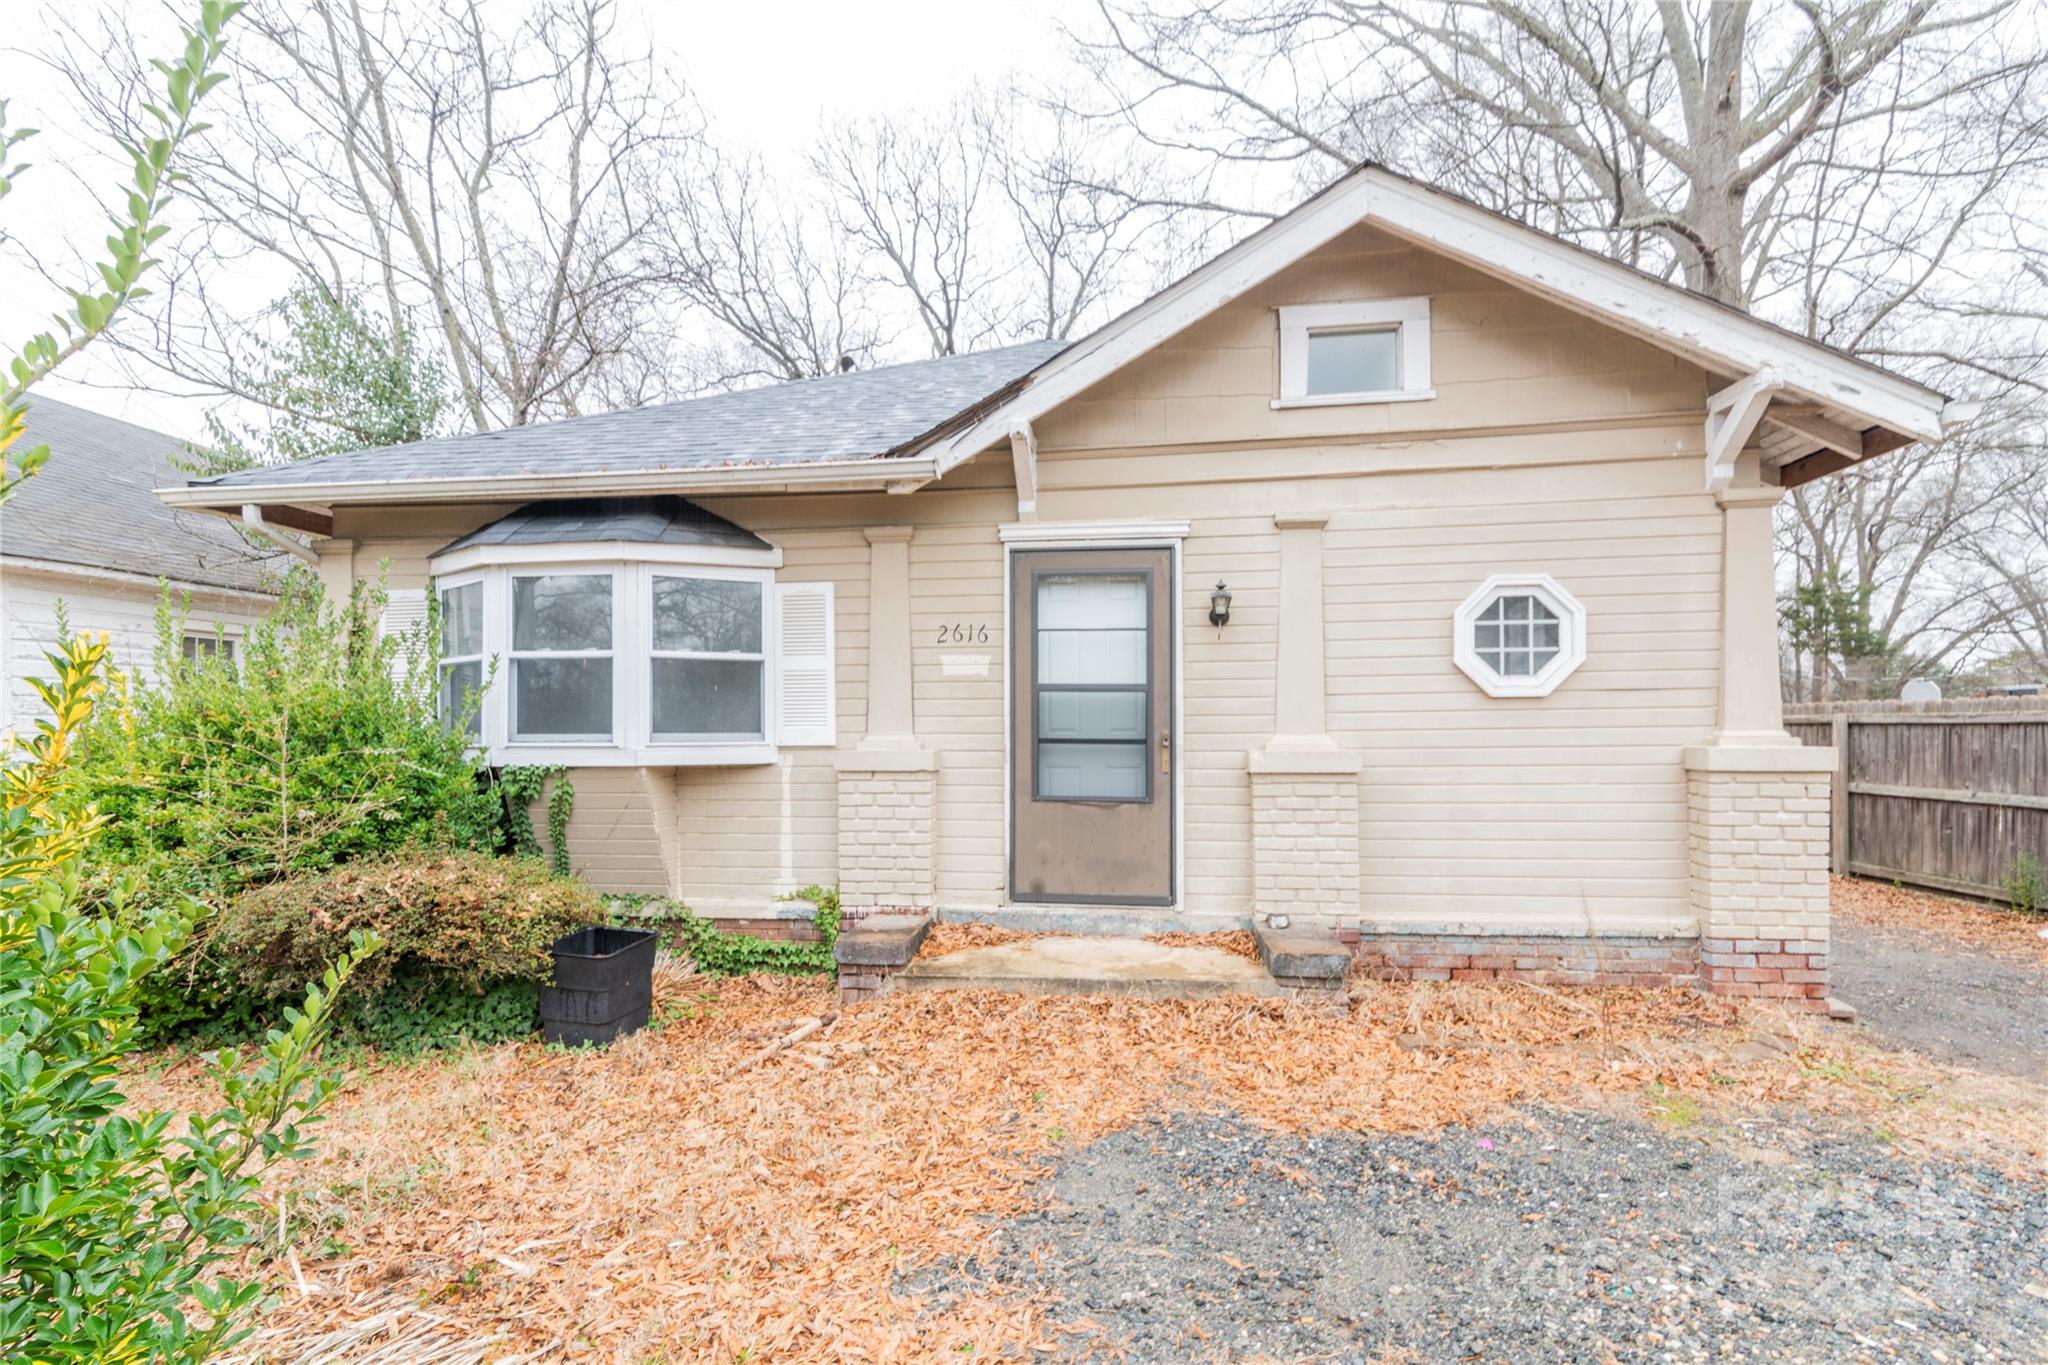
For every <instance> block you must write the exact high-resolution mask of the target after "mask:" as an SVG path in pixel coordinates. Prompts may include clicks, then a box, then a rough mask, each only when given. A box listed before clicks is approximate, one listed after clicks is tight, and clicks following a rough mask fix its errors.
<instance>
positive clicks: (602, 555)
mask: <svg viewBox="0 0 2048 1365" xmlns="http://www.w3.org/2000/svg"><path fill="white" fill-rule="evenodd" d="M629 561H630V562H632V563H636V564H669V565H685V566H689V565H695V566H698V567H705V566H709V567H713V568H732V569H779V568H781V567H782V550H781V548H780V547H779V546H778V547H773V548H770V549H766V550H742V549H737V548H735V547H733V546H729V545H650V544H646V543H644V542H639V541H630V540H592V541H564V542H558V543H553V544H545V545H468V546H464V547H463V548H462V549H460V550H456V551H454V552H452V553H450V554H443V555H435V556H433V557H432V558H431V559H429V560H428V561H427V568H428V569H429V570H430V571H431V572H432V573H434V574H435V575H436V576H437V577H445V576H446V575H448V574H457V573H467V572H469V571H470V570H472V569H497V568H535V567H547V566H551V565H559V564H620V563H625V562H629Z"/></svg>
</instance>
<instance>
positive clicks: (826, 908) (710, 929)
mask: <svg viewBox="0 0 2048 1365" xmlns="http://www.w3.org/2000/svg"><path fill="white" fill-rule="evenodd" d="M782 899H783V900H785V901H809V902H810V903H811V904H813V905H815V906H816V907H817V909H816V911H815V912H813V914H812V915H811V924H812V925H813V926H814V927H815V928H816V929H817V931H818V941H817V942H815V943H790V942H785V941H782V940H777V939H765V938H757V937H755V936H754V935H752V934H728V933H726V932H725V931H724V930H722V929H720V928H719V927H718V925H717V922H716V921H713V920H709V919H705V918H704V917H702V916H700V915H697V914H694V913H693V912H692V911H691V910H690V908H689V907H688V906H686V905H681V904H678V903H675V902H671V901H660V900H652V899H649V898H646V897H636V896H619V897H614V898H613V899H612V902H611V904H612V918H613V922H615V923H624V924H631V925H635V926H638V927H641V928H652V929H655V930H657V931H659V932H661V934H662V936H663V937H664V938H666V939H668V940H669V941H670V942H672V943H674V944H675V945H676V946H677V947H680V948H681V949H682V950H683V951H684V952H686V953H688V954H689V955H690V960H691V961H692V962H694V963H696V964H697V970H699V971H701V972H706V973H709V974H710V975H712V976H745V975H747V974H748V973H750V972H773V973H776V974H778V975H782V976H810V975H814V974H816V973H820V972H830V971H836V970H837V969H838V963H837V962H836V960H835V959H834V958H833V956H832V949H833V945H835V944H836V943H838V942H839V889H838V888H837V887H827V886H806V887H804V888H803V889H801V890H799V891H792V892H791V893H790V894H789V895H787V896H784V897H783V898H782Z"/></svg>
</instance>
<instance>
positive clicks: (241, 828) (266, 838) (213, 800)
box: [76, 569, 500, 901]
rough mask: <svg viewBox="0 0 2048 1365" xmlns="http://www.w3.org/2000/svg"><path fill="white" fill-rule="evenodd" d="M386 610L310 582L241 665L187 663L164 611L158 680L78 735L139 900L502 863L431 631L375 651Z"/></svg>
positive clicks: (83, 781) (110, 857)
mask: <svg viewBox="0 0 2048 1365" xmlns="http://www.w3.org/2000/svg"><path fill="white" fill-rule="evenodd" d="M383 601H384V594H383V593H382V591H381V590H380V589H377V588H374V587H371V586H369V585H361V584H359V585H357V587H356V589H355V591H354V592H353V593H352V594H351V595H350V597H349V600H348V602H347V603H346V604H343V605H341V606H340V607H339V608H336V607H334V606H330V605H329V604H328V603H326V602H325V601H324V599H323V597H322V594H321V591H320V585H319V582H318V580H316V579H315V578H313V577H312V575H311V574H309V573H307V572H306V571H304V570H302V569H294V570H293V572H292V574H291V576H290V577H289V578H287V579H286V581H285V585H284V595H283V599H282V601H281V602H280V603H279V605H278V607H277V608H276V610H275V611H273V612H272V613H271V614H270V616H269V617H267V618H266V619H265V620H263V621H262V622H259V623H258V624H257V625H255V626H252V627H251V628H250V629H249V631H248V633H247V635H246V636H245V637H244V639H243V641H242V649H241V651H240V657H239V658H238V659H235V660H229V659H226V658H223V657H214V658H202V659H197V660H187V659H184V658H182V657H181V653H180V642H181V635H182V624H181V622H180V621H179V619H178V614H177V613H176V612H174V611H173V610H172V607H171V604H170V602H169V600H168V597H167V598H166V600H165V602H164V603H163V604H162V605H160V606H159V608H158V611H157V647H156V659H155V676H154V679H153V680H152V681H146V682H145V681H142V680H139V679H136V678H132V677H130V678H124V679H121V680H120V682H121V688H120V691H121V695H119V696H118V698H117V701H116V704H114V705H112V706H108V707H105V708H103V710H102V713H101V714H99V715H98V716H96V717H95V719H94V721H93V723H92V725H91V726H90V727H89V729H88V730H87V732H86V734H85V740H84V744H83V748H82V752H81V755H80V761H79V767H78V780H77V784H76V789H77V791H78V793H79V795H80V796H81V797H82V798H83V799H84V800H86V801H89V802H90V803H91V804H92V805H93V806H94V807H95V808H96V809H98V810H99V811H101V812H102V813H103V814H105V815H106V816H107V817H108V828H107V833H106V837H105V838H104V840H103V841H102V843H101V844H100V846H99V847H98V849H97V850H96V853H97V857H98V860H99V861H100V863H101V864H102V865H103V867H106V868H108V869H109V870H113V869H118V870H119V871H121V872H124V873H128V874H139V875H140V877H141V878H142V882H141V885H140V886H139V887H138V889H137V891H136V894H137V895H139V896H141V897H142V898H143V899H144V900H145V901H153V900H155V899H159V898H161V897H164V896H167V895H175V894H176V893H179V892H187V893H191V894H196V895H201V896H205V897H209V898H219V899H225V898H227V897H229V896H232V895H234V894H236V893H237V892H239V891H241V890H242V889H243V888H244V887H248V886H254V885H260V884H262V883H264V882H267V881H272V880H275V879H277V878H280V877H286V876H292V875H297V874H301V873H306V872H321V871H324V870H326V869H327V868H330V867H333V866H335V865H336V864H339V863H342V862H346V861H348V860H350V859H355V858H363V857H370V856H374V855H377V854H382V853H389V852H392V851H395V850H397V849H400V848H404V847H406V846H408V845H426V846H432V847H443V848H451V847H458V848H459V847H491V846H494V845H495V843H496V841H497V839H498V837H499V831H498V824H499V818H500V817H499V803H498V801H497V798H496V797H495V796H494V795H493V794H492V793H491V792H490V791H489V790H488V789H487V788H486V787H485V786H484V784H483V774H482V772H481V769H480V768H479V766H478V763H477V761H476V760H475V759H474V758H473V757H471V756H470V755H469V754H468V753H466V752H465V750H466V746H467V741H466V740H465V739H464V738H463V736H462V734H461V733H460V732H459V728H452V727H450V726H448V725H445V724H443V723H442V720H441V718H440V717H439V716H438V715H437V714H436V712H435V704H434V689H433V686H432V677H433V671H434V669H435V667H436V664H435V650H434V649H433V648H432V645H433V643H434V639H433V637H434V636H435V635H436V634H437V627H436V625H435V623H434V622H432V621H429V622H428V623H426V625H424V626H422V627H420V628H418V629H416V630H415V631H414V632H412V633H411V634H409V635H407V636H403V637H391V638H385V639H379V638H378V635H377V618H378V615H379V613H380V611H381V609H382V605H383Z"/></svg>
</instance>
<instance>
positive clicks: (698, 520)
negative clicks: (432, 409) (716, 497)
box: [434, 497, 775, 558]
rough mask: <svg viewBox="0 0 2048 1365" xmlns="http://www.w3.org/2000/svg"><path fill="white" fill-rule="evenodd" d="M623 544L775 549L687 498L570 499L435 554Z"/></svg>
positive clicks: (529, 510) (529, 509)
mask: <svg viewBox="0 0 2048 1365" xmlns="http://www.w3.org/2000/svg"><path fill="white" fill-rule="evenodd" d="M610 541H625V542H627V543H629V544H634V545H716V546H722V547H724V548H727V549H733V550H772V549H774V548H775V547H774V546H772V545H770V544H769V543H768V542H767V541H765V540H763V539H761V537H759V536H757V535H755V534H754V533H753V532H752V531H748V530H744V529H742V528H740V527H738V526H735V525H733V524H732V523H731V522H729V521H727V520H726V519H725V518H724V517H721V516H719V515H718V514H717V513H715V512H707V511H705V510H704V509H703V508H701V507H699V506H698V505H697V504H696V503H694V502H689V501H686V500H685V499H683V498H676V497H660V498H568V499H565V500H563V501H561V502H530V503H528V504H526V506H524V507H522V508H520V509H519V510H518V511H516V512H508V513H506V514H505V515H504V516H502V517H499V518H498V519H497V520H496V521H494V522H492V523H491V524H490V525H488V526H481V527H478V528H477V529H476V530H474V531H471V532H470V533H469V534H468V535H466V536H464V537H462V539H460V540H456V541H451V542H450V543H449V544H447V545H444V546H442V547H441V548H440V549H439V550H436V551H435V552H434V556H435V558H439V557H440V556H442V555H445V554H449V553H452V552H453V551H456V550H466V549H468V548H470V547H471V546H472V545H574V544H589V543H593V542H610Z"/></svg>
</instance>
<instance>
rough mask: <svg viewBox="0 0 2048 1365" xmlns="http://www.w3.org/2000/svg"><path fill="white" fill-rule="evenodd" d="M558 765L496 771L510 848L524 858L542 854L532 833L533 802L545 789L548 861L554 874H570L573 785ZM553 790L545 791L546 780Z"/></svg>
mask: <svg viewBox="0 0 2048 1365" xmlns="http://www.w3.org/2000/svg"><path fill="white" fill-rule="evenodd" d="M568 771H569V770H568V769H567V768H565V767H562V766H561V765H560V764H547V765H542V764H529V765H526V766H523V767H516V768H501V769H499V771H498V790H499V792H500V793H502V794H503V797H504V802H505V832H506V836H507V839H508V841H509V842H510V844H511V845H512V851H513V852H514V853H517V854H520V855H521V856H523V857H528V858H538V857H540V856H541V852H542V850H541V846H540V840H539V838H538V837H536V836H535V834H534V832H533V803H534V802H536V801H538V800H540V799H541V793H542V792H547V799H548V848H547V850H546V852H547V859H548V864H549V865H550V866H551V867H553V868H554V870H555V875H556V876H558V877H566V876H568V875H569V815H570V813H571V812H572V811H574V810H575V809H576V788H575V787H574V786H573V785H571V783H570V781H569V778H568V776H567V774H568ZM550 781H553V782H554V789H553V790H552V791H549V790H548V783H549V782H550Z"/></svg>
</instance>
